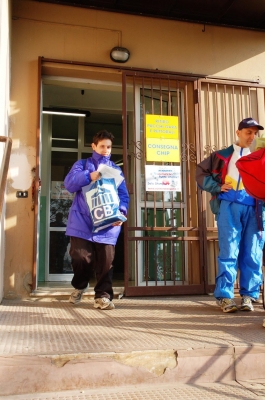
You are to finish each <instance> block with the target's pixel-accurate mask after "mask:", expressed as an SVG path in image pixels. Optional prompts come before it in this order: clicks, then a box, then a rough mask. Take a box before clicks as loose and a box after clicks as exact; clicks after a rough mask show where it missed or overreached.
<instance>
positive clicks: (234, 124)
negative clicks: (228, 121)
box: [232, 85, 236, 131]
mask: <svg viewBox="0 0 265 400" xmlns="http://www.w3.org/2000/svg"><path fill="white" fill-rule="evenodd" d="M235 100H236V97H235V87H234V85H233V86H232V120H233V126H234V131H236V121H235Z"/></svg>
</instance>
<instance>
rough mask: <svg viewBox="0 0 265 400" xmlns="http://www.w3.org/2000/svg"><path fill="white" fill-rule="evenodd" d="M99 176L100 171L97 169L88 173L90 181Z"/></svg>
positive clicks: (97, 178)
mask: <svg viewBox="0 0 265 400" xmlns="http://www.w3.org/2000/svg"><path fill="white" fill-rule="evenodd" d="M100 178H101V173H100V172H99V171H94V172H91V173H90V179H91V181H98V180H99V179H100Z"/></svg>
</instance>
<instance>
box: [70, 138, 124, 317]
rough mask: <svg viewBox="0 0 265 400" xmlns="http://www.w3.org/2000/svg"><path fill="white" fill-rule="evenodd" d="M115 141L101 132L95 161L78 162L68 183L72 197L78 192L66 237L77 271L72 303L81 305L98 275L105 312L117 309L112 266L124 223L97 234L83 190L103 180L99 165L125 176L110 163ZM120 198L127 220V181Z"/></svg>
mask: <svg viewBox="0 0 265 400" xmlns="http://www.w3.org/2000/svg"><path fill="white" fill-rule="evenodd" d="M113 139H114V136H113V135H112V133H110V132H108V131H105V130H103V131H100V132H98V133H97V134H96V135H95V136H94V137H93V143H92V149H93V154H92V157H90V158H88V159H85V160H79V161H77V162H75V163H74V165H73V166H72V168H71V170H70V172H69V173H68V175H67V176H66V178H65V180H64V185H65V188H66V189H67V190H68V191H69V192H71V193H74V192H76V195H75V198H74V200H73V204H72V206H71V209H70V212H69V217H68V222H67V228H66V235H67V236H70V243H71V247H70V252H69V253H70V256H71V258H72V268H73V271H74V276H73V279H72V286H73V287H74V288H75V290H74V291H73V293H72V294H71V296H70V298H69V301H70V303H73V304H77V303H79V302H80V301H81V299H82V295H83V293H84V291H85V289H86V288H87V285H88V283H89V280H90V278H91V277H92V275H93V271H94V272H95V275H96V281H97V283H96V286H95V288H94V290H95V299H94V307H95V308H99V309H101V310H112V309H113V308H115V306H114V304H113V302H112V299H113V289H112V275H113V266H112V262H113V259H114V255H115V245H116V242H117V239H118V236H119V234H120V230H121V225H122V222H121V221H119V222H115V223H114V224H113V225H112V226H108V227H107V228H105V229H101V230H99V231H98V232H93V224H92V219H91V216H90V213H89V209H88V206H87V204H86V200H85V197H84V195H83V192H82V187H83V186H86V185H88V184H89V183H91V182H92V181H96V180H98V179H100V177H101V174H100V172H98V171H97V169H98V167H99V164H105V165H107V166H108V167H112V168H115V169H118V170H119V171H120V174H121V175H122V176H123V174H122V171H121V169H120V168H119V167H118V166H117V165H115V164H114V162H112V161H110V157H111V147H112V142H113ZM118 196H119V200H120V204H119V209H120V211H121V213H122V214H124V215H125V216H126V215H127V212H128V205H129V194H128V191H127V188H126V184H125V180H123V181H122V183H121V184H120V185H119V187H118Z"/></svg>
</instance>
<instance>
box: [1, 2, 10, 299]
mask: <svg viewBox="0 0 265 400" xmlns="http://www.w3.org/2000/svg"><path fill="white" fill-rule="evenodd" d="M10 26H11V4H10V1H9V0H2V1H1V2H0V88H1V90H0V136H8V129H9V121H8V114H9V96H10V37H11V35H10ZM5 146H6V144H5V143H4V142H2V143H0V168H2V167H3V164H2V162H3V156H4V149H5ZM1 184H2V183H1ZM5 206H6V205H5V199H4V203H3V206H2V214H0V215H1V218H0V302H1V301H2V298H3V289H4V260H5Z"/></svg>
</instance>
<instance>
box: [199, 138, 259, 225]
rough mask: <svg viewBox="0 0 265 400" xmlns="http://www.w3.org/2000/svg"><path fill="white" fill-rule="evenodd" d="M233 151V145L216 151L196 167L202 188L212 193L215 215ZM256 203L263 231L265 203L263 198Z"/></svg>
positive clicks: (211, 203)
mask: <svg viewBox="0 0 265 400" xmlns="http://www.w3.org/2000/svg"><path fill="white" fill-rule="evenodd" d="M233 152H234V148H233V145H231V146H229V147H227V148H226V149H222V150H218V151H215V152H213V153H212V154H211V155H210V156H209V157H207V158H206V159H204V160H203V161H202V162H201V163H200V164H198V165H197V167H196V181H197V184H198V186H199V188H200V189H201V190H205V191H206V192H209V193H211V195H212V197H211V199H210V207H211V210H212V212H213V214H215V215H217V214H218V213H219V209H220V202H221V200H220V199H219V194H220V193H221V186H222V185H223V184H224V183H225V176H226V174H227V168H228V164H229V161H230V160H231V157H232V154H233ZM255 203H256V218H257V221H258V226H259V229H260V230H261V231H263V230H265V229H264V228H265V208H264V204H265V203H263V202H262V201H261V200H255Z"/></svg>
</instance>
